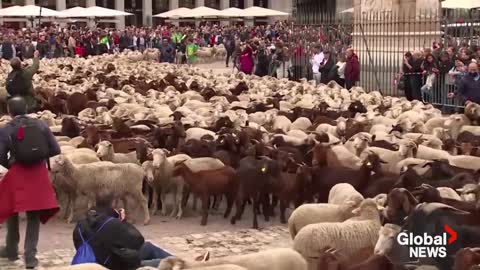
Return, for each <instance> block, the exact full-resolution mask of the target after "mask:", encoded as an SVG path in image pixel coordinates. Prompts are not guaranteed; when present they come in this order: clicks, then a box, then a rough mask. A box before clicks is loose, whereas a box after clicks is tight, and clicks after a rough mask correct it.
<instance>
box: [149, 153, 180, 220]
mask: <svg viewBox="0 0 480 270" xmlns="http://www.w3.org/2000/svg"><path fill="white" fill-rule="evenodd" d="M152 156H153V161H145V162H144V163H143V164H142V167H143V169H144V170H145V172H146V174H147V181H148V183H149V184H150V185H151V187H152V188H153V198H152V213H153V214H154V215H155V213H156V212H157V209H158V208H157V200H158V193H160V201H161V202H162V212H161V213H162V215H163V216H165V215H167V202H166V195H167V194H168V193H173V194H174V203H173V209H172V212H171V213H170V216H171V217H174V216H175V217H176V218H177V219H179V218H182V216H183V208H182V199H183V190H184V187H185V182H184V181H183V179H182V178H181V177H173V175H172V174H173V168H174V166H175V163H172V162H170V160H169V159H168V158H167V156H166V153H165V151H163V150H162V149H155V150H153V151H152Z"/></svg>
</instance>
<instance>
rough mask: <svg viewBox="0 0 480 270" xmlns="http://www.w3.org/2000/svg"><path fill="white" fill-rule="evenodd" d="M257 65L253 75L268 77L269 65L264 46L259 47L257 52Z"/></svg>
mask: <svg viewBox="0 0 480 270" xmlns="http://www.w3.org/2000/svg"><path fill="white" fill-rule="evenodd" d="M256 57H257V65H256V66H255V75H257V76H259V77H263V76H267V75H268V67H269V65H270V62H269V59H268V54H267V49H266V48H265V45H261V46H260V48H259V50H258V51H257V56H256Z"/></svg>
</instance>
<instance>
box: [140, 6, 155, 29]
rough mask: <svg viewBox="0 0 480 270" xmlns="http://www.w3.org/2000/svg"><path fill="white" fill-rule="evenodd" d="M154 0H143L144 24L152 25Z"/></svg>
mask: <svg viewBox="0 0 480 270" xmlns="http://www.w3.org/2000/svg"><path fill="white" fill-rule="evenodd" d="M152 1H153V0H142V5H143V25H148V26H152V15H153V14H152V12H153V10H152V9H153V8H152Z"/></svg>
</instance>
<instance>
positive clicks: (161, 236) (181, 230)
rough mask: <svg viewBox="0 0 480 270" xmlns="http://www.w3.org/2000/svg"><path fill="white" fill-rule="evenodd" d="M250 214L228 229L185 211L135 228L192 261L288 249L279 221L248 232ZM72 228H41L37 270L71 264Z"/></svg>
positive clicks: (1, 234)
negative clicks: (203, 223)
mask: <svg viewBox="0 0 480 270" xmlns="http://www.w3.org/2000/svg"><path fill="white" fill-rule="evenodd" d="M247 209H248V208H247ZM247 212H248V214H247ZM250 212H251V210H250V209H248V210H246V214H247V215H245V216H244V217H243V218H242V220H240V221H239V222H238V223H237V225H235V226H233V225H230V223H229V220H225V219H223V217H221V214H220V213H219V212H218V213H214V214H210V215H209V220H208V225H207V226H200V225H199V223H200V216H199V214H198V213H195V212H193V211H191V210H189V209H187V211H186V215H185V216H186V217H185V218H183V219H181V220H176V219H173V218H170V217H161V216H155V217H153V218H152V222H151V224H150V225H148V226H141V225H137V228H138V229H139V230H140V231H141V232H142V234H143V235H144V237H145V239H146V240H147V241H151V242H153V243H155V244H157V245H158V246H161V247H162V248H164V249H165V250H167V251H168V252H170V253H171V254H174V255H176V256H180V257H185V258H192V259H193V258H195V257H197V256H198V255H201V254H203V253H204V252H205V251H207V250H208V251H210V253H211V257H212V258H215V257H221V256H227V255H233V254H245V253H251V252H257V251H260V250H265V249H270V248H276V247H288V246H290V245H291V240H290V236H289V233H288V229H287V228H286V226H285V225H281V224H279V222H278V217H275V218H273V220H272V221H270V222H264V221H263V218H261V217H259V222H260V223H259V224H260V226H261V227H263V228H262V229H260V230H254V229H250V228H251V225H252V219H251V216H250V214H249V213H250ZM73 228H74V225H73V224H70V225H68V224H65V222H64V221H62V220H59V219H56V220H54V221H52V222H51V223H48V224H47V225H45V226H42V228H41V233H40V243H39V248H38V249H39V254H38V259H39V260H40V267H39V269H45V268H47V267H52V266H65V265H69V264H70V262H71V259H72V257H73V254H74V249H73V242H72V231H73ZM20 231H21V235H22V239H21V243H20V249H21V252H22V250H23V249H22V247H23V233H24V232H25V221H23V222H21V228H20ZM4 239H5V226H3V225H2V228H1V229H0V245H3V244H4ZM14 269H15V270H16V269H24V266H23V260H22V259H21V260H18V261H16V262H13V263H12V262H9V261H7V260H4V259H0V270H14Z"/></svg>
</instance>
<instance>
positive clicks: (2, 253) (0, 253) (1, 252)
mask: <svg viewBox="0 0 480 270" xmlns="http://www.w3.org/2000/svg"><path fill="white" fill-rule="evenodd" d="M0 258H7V259H8V260H9V261H12V262H14V261H16V260H18V259H19V258H18V253H14V254H8V252H7V248H6V247H1V248H0Z"/></svg>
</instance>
